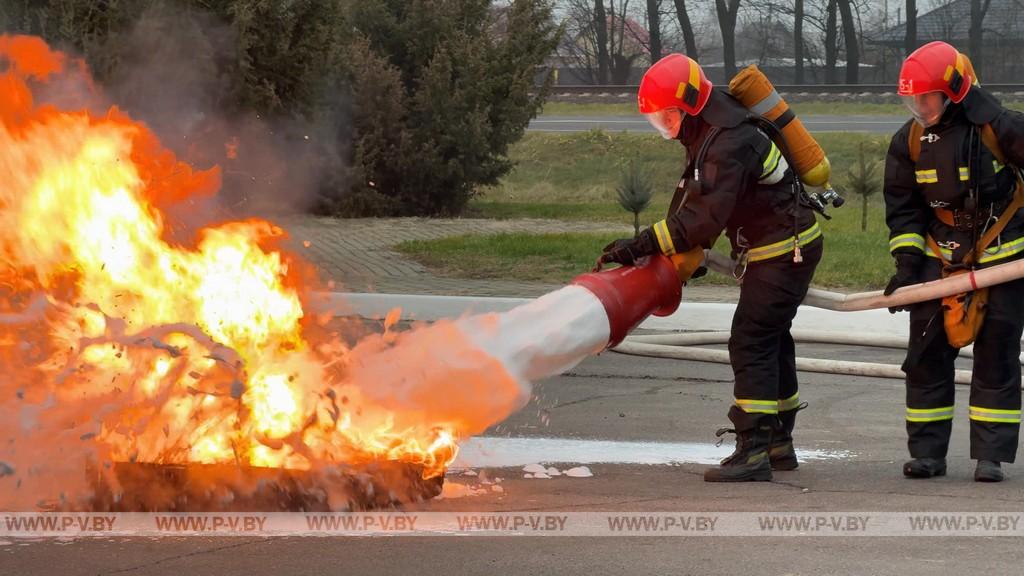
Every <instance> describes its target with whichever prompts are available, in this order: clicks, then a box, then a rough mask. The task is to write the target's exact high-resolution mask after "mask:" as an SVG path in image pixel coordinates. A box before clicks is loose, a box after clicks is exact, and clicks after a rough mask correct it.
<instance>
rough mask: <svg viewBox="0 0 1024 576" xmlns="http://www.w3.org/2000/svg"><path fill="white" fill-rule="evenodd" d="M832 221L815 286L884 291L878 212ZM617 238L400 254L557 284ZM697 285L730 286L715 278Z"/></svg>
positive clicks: (449, 270) (454, 271)
mask: <svg viewBox="0 0 1024 576" xmlns="http://www.w3.org/2000/svg"><path fill="white" fill-rule="evenodd" d="M833 216H834V217H833V219H832V220H830V221H827V222H823V223H822V226H823V228H824V230H825V257H824V259H823V260H822V262H821V264H820V265H819V266H818V270H817V273H816V274H815V277H814V283H815V285H817V286H823V287H841V288H845V289H857V290H859V289H868V288H871V289H873V288H881V287H882V286H884V285H885V282H886V281H887V280H888V279H889V276H890V275H891V274H892V272H893V270H892V260H891V258H890V257H889V255H888V237H889V236H888V230H887V229H886V227H885V222H884V214H883V208H882V206H881V205H880V204H879V203H878V202H874V203H872V204H870V205H869V209H868V229H867V231H861V229H860V206H854V205H847V206H844V207H843V208H842V209H839V210H834V211H833ZM615 238H616V235H615V234H608V233H566V234H538V235H534V234H525V233H514V234H493V235H465V236H456V237H451V238H442V239H439V240H427V241H412V242H404V243H402V244H400V245H399V246H398V250H399V251H400V252H402V253H404V254H405V255H406V256H409V257H410V258H412V259H414V260H416V261H417V262H420V263H422V264H424V265H425V266H428V267H430V268H431V269H433V270H435V271H436V272H437V273H439V274H442V275H445V276H451V277H456V278H484V279H487V278H502V279H515V280H523V281H536V282H547V283H553V284H561V283H564V282H567V281H569V280H571V279H572V278H573V277H575V276H576V275H577V274H580V273H582V272H586V271H588V270H590V268H591V267H592V266H593V264H594V260H595V259H596V258H597V256H598V255H599V254H600V253H601V248H602V247H603V246H604V245H605V244H607V243H608V242H610V241H612V240H614V239H615ZM728 246H729V245H728V242H727V241H726V240H725V239H724V238H722V239H720V240H719V242H718V244H717V245H716V249H718V250H721V251H723V252H726V253H727V252H728V249H729V248H728ZM697 282H700V283H702V284H732V283H733V281H732V279H731V278H725V277H723V276H719V275H717V274H709V275H708V276H706V277H704V278H701V279H700V280H698V281H697Z"/></svg>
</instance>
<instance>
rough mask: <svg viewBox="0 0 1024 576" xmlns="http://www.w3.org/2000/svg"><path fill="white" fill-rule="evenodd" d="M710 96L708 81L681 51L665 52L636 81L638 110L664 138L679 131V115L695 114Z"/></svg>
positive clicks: (671, 136) (672, 135)
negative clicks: (675, 52)
mask: <svg viewBox="0 0 1024 576" xmlns="http://www.w3.org/2000/svg"><path fill="white" fill-rule="evenodd" d="M710 97H711V82H710V81H708V79H707V77H706V76H704V71H703V70H701V68H700V65H698V64H697V62H695V61H694V60H693V59H692V58H689V57H687V56H684V55H683V54H669V55H668V56H665V57H664V58H662V59H661V60H658V61H657V62H655V63H654V66H651V67H650V69H648V70H647V72H645V73H644V77H643V79H642V80H640V91H639V92H638V93H637V102H638V104H639V105H640V113H641V114H644V115H645V116H647V119H648V120H649V121H650V122H651V124H653V125H654V127H655V128H657V129H658V131H659V132H661V134H662V136H664V137H666V138H674V137H675V136H676V135H677V134H678V133H679V127H680V126H681V123H682V115H681V114H680V112H682V113H685V114H691V115H696V114H700V111H701V110H703V109H704V105H705V104H707V103H708V98H710Z"/></svg>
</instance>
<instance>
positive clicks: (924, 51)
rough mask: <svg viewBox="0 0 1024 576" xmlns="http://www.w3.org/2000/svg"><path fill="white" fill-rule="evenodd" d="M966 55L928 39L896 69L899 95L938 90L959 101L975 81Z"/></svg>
mask: <svg viewBox="0 0 1024 576" xmlns="http://www.w3.org/2000/svg"><path fill="white" fill-rule="evenodd" d="M975 80H976V79H975V78H974V69H973V67H972V66H971V62H970V60H968V59H967V57H966V56H964V55H963V54H961V53H959V52H957V50H956V48H953V47H952V46H950V45H949V44H946V43H945V42H938V41H936V42H929V43H928V44H925V45H924V46H921V47H920V48H918V49H917V50H914V52H913V53H912V54H911V55H910V56H907V59H906V60H905V61H904V62H903V68H901V69H900V83H899V88H898V89H897V93H898V94H899V95H900V96H917V95H919V94H926V93H928V92H942V93H944V94H945V95H946V97H948V98H949V99H950V100H952V101H953V102H957V103H959V102H960V101H961V100H963V99H964V96H967V91H968V90H970V88H971V84H973V83H974V82H975Z"/></svg>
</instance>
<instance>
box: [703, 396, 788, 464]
mask: <svg viewBox="0 0 1024 576" xmlns="http://www.w3.org/2000/svg"><path fill="white" fill-rule="evenodd" d="M729 420H732V423H733V424H734V425H735V426H736V428H735V429H731V428H720V429H719V430H718V432H716V433H715V435H716V436H722V435H723V434H725V433H726V432H732V433H734V434H736V450H735V451H734V452H733V453H732V455H730V456H729V457H728V458H726V459H724V460H722V464H721V465H720V466H716V467H713V468H708V469H707V470H705V471H704V481H705V482H746V481H751V480H760V481H765V480H771V479H772V467H771V464H770V462H769V459H768V448H769V447H770V446H771V443H772V433H773V432H774V430H776V429H777V428H778V427H779V425H778V416H776V415H774V414H748V413H746V412H744V411H743V410H740V409H739V408H737V407H736V406H733V407H731V408H729Z"/></svg>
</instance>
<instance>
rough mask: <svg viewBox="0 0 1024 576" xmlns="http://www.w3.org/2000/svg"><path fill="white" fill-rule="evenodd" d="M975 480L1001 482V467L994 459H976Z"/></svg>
mask: <svg viewBox="0 0 1024 576" xmlns="http://www.w3.org/2000/svg"><path fill="white" fill-rule="evenodd" d="M974 481H975V482H1002V481H1003V469H1002V468H1000V467H999V462H996V461H995V460H978V467H977V468H975V469H974Z"/></svg>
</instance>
